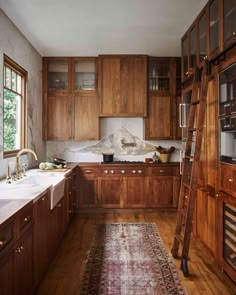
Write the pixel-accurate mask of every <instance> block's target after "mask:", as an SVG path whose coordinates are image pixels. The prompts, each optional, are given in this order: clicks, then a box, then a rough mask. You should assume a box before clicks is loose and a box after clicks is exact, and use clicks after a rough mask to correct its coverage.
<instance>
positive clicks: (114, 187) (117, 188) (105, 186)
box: [98, 175, 124, 208]
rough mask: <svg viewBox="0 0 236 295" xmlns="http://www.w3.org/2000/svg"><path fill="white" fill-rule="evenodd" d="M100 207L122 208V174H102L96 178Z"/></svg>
mask: <svg viewBox="0 0 236 295" xmlns="http://www.w3.org/2000/svg"><path fill="white" fill-rule="evenodd" d="M98 192H99V204H98V206H99V207H101V208H123V194H124V183H123V180H122V176H119V175H118V176H116V175H115V176H113V175H112V176H110V175H109V176H102V177H99V180H98Z"/></svg>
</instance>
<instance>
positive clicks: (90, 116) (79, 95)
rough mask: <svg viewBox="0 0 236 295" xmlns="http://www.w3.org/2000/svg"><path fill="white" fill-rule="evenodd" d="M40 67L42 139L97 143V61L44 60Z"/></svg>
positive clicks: (75, 59) (89, 58) (84, 59)
mask: <svg viewBox="0 0 236 295" xmlns="http://www.w3.org/2000/svg"><path fill="white" fill-rule="evenodd" d="M43 66H44V77H43V95H44V125H45V126H44V127H45V128H44V137H45V139H47V140H73V139H76V140H90V139H98V138H99V118H98V99H97V60H96V58H95V57H88V58H76V57H74V58H71V57H68V58H60V57H58V58H56V57H55V58H44V63H43Z"/></svg>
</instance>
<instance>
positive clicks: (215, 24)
mask: <svg viewBox="0 0 236 295" xmlns="http://www.w3.org/2000/svg"><path fill="white" fill-rule="evenodd" d="M209 27H210V31H209V33H210V55H215V54H217V53H218V52H219V0H213V1H210V3H209Z"/></svg>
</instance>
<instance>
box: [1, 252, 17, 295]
mask: <svg viewBox="0 0 236 295" xmlns="http://www.w3.org/2000/svg"><path fill="white" fill-rule="evenodd" d="M13 273H14V254H13V252H11V253H10V254H6V255H4V257H2V258H0V278H1V279H0V290H1V294H2V295H12V294H14V293H13V292H14V285H13Z"/></svg>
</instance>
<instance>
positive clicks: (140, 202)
mask: <svg viewBox="0 0 236 295" xmlns="http://www.w3.org/2000/svg"><path fill="white" fill-rule="evenodd" d="M125 184H126V198H125V207H128V208H145V207H146V203H147V196H148V182H147V177H127V179H126V181H125Z"/></svg>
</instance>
